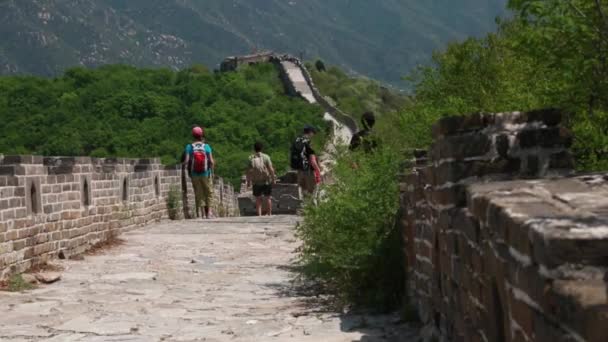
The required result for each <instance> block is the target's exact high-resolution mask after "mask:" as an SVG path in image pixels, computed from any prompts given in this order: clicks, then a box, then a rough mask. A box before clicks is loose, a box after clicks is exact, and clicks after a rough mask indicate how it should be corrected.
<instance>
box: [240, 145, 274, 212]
mask: <svg viewBox="0 0 608 342" xmlns="http://www.w3.org/2000/svg"><path fill="white" fill-rule="evenodd" d="M253 149H254V151H255V153H254V154H252V155H251V156H250V157H249V166H248V168H247V186H251V185H253V196H255V208H256V211H257V213H258V216H262V204H263V199H262V197H264V198H265V199H266V206H267V208H268V209H267V210H266V214H267V215H268V216H272V184H273V183H274V182H275V180H276V174H275V171H274V168H273V166H272V161H271V160H270V156H268V155H267V154H265V153H262V150H263V149H264V146H263V145H262V143H261V142H256V143H255V145H254V146H253Z"/></svg>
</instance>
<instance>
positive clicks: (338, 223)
mask: <svg viewBox="0 0 608 342" xmlns="http://www.w3.org/2000/svg"><path fill="white" fill-rule="evenodd" d="M397 171H398V158H396V157H395V153H393V152H392V151H390V150H388V149H384V150H379V151H377V152H376V153H374V154H370V155H367V154H359V153H357V154H346V155H345V156H343V157H342V158H340V159H339V160H338V163H337V165H336V167H335V169H334V177H335V183H334V184H331V185H328V186H326V187H324V188H323V190H324V192H325V195H324V198H323V200H322V201H320V203H319V204H318V205H316V206H315V205H307V206H306V207H305V209H304V221H303V223H302V224H301V225H300V226H298V228H297V233H298V236H299V237H300V238H301V239H302V241H303V245H302V247H301V249H300V262H301V263H302V266H303V267H302V269H303V272H304V275H305V276H306V277H308V278H309V279H314V280H317V281H321V282H322V283H323V284H325V285H327V287H328V289H330V290H331V291H333V292H334V293H335V294H336V295H337V298H338V299H340V302H342V303H344V304H346V303H352V304H363V305H371V306H373V307H376V308H378V309H382V310H388V309H393V308H394V307H395V306H396V305H399V303H400V301H399V299H400V297H401V295H402V292H403V288H404V286H403V281H404V275H403V273H402V270H403V267H402V265H401V263H402V259H403V258H402V254H401V238H400V234H399V232H398V231H397V229H396V227H395V218H396V214H397V210H398V207H399V188H398V182H397V177H396V174H397Z"/></svg>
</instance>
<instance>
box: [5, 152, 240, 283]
mask: <svg viewBox="0 0 608 342" xmlns="http://www.w3.org/2000/svg"><path fill="white" fill-rule="evenodd" d="M180 179H181V171H180V170H179V169H178V168H177V167H164V166H162V165H161V164H160V161H159V160H158V159H95V158H88V157H40V156H4V157H2V156H0V278H2V277H6V276H7V275H8V274H9V273H14V272H23V271H25V270H27V269H28V268H30V267H31V266H34V265H36V264H40V263H43V262H45V261H46V260H48V259H50V258H54V257H58V256H61V257H69V256H71V255H77V254H80V253H82V252H84V251H86V250H87V249H89V248H90V247H92V246H93V245H94V244H96V243H99V242H102V241H105V240H107V239H108V238H110V237H112V236H115V235H117V234H119V233H121V232H123V231H126V230H129V229H132V228H136V227H141V226H143V225H146V224H148V223H152V222H158V221H160V220H161V219H164V218H167V207H166V198H167V195H168V193H169V189H170V188H171V186H172V185H175V186H176V188H177V189H178V191H180V194H181V187H180V186H179V185H180V182H181V181H180ZM214 188H215V193H214V197H215V203H216V206H215V212H216V214H222V215H233V214H235V213H236V212H237V211H238V210H237V206H236V195H235V193H234V189H233V188H232V186H230V185H225V184H223V181H222V180H221V179H216V181H215V185H214ZM189 193H190V194H192V191H189ZM193 203H194V201H193V199H192V198H190V200H189V204H190V206H191V207H192V204H193Z"/></svg>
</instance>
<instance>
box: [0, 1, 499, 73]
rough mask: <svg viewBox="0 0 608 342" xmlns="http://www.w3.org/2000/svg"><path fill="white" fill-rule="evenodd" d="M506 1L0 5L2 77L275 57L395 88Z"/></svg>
mask: <svg viewBox="0 0 608 342" xmlns="http://www.w3.org/2000/svg"><path fill="white" fill-rule="evenodd" d="M506 1H507V0H0V37H1V39H0V73H1V74H15V73H17V74H23V73H31V74H38V75H56V74H57V73H59V72H61V71H62V70H64V69H65V68H66V67H70V66H74V65H86V66H97V65H100V64H106V63H126V64H135V65H139V66H156V65H159V66H160V65H162V66H169V67H172V68H181V67H184V66H188V65H191V64H193V63H203V64H206V65H208V66H210V67H212V68H213V67H215V66H216V65H217V64H218V63H219V62H220V61H221V60H222V59H223V58H224V57H226V56H228V55H236V54H243V53H249V52H251V51H253V50H254V49H256V48H257V49H260V50H262V49H271V50H275V51H279V52H290V53H293V54H299V53H300V52H304V56H305V57H306V58H315V57H321V58H323V59H324V60H326V61H327V62H329V63H332V64H338V65H340V66H342V67H344V68H345V69H347V70H350V71H352V72H356V73H360V74H364V75H367V76H370V77H373V78H377V79H381V80H385V81H390V82H398V80H399V78H400V77H401V76H403V75H404V74H406V73H407V72H408V71H410V70H411V68H412V67H413V66H415V65H416V64H417V63H420V62H424V61H427V60H428V58H429V56H430V53H431V51H432V50H433V49H436V48H440V47H442V46H444V45H445V44H446V42H448V41H451V40H457V39H463V38H465V37H467V36H469V35H480V34H483V33H485V32H487V31H490V30H492V29H493V28H494V18H495V17H496V16H497V15H499V14H502V13H504V7H505V3H506Z"/></svg>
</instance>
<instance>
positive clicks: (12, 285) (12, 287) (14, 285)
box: [7, 274, 36, 292]
mask: <svg viewBox="0 0 608 342" xmlns="http://www.w3.org/2000/svg"><path fill="white" fill-rule="evenodd" d="M35 287H36V286H35V285H34V284H30V283H28V282H27V281H25V279H23V275H21V274H15V275H13V276H11V277H10V278H9V280H8V286H7V291H9V292H21V291H26V290H31V289H34V288H35Z"/></svg>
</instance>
